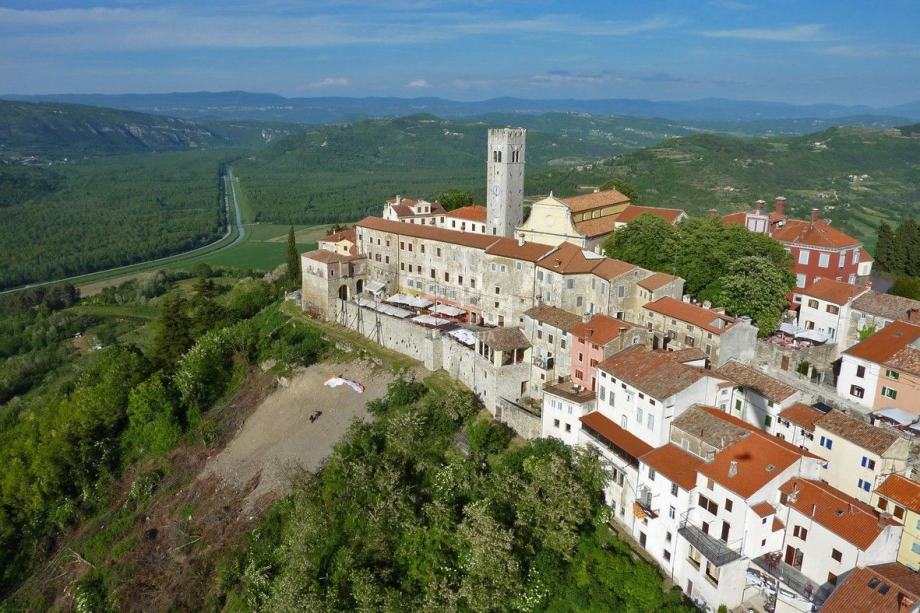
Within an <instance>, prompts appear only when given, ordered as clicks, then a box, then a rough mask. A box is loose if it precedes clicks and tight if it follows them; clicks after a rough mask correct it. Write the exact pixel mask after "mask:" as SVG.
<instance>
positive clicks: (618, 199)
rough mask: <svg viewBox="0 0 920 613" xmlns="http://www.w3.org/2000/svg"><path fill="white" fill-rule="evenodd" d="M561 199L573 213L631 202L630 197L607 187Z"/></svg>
mask: <svg viewBox="0 0 920 613" xmlns="http://www.w3.org/2000/svg"><path fill="white" fill-rule="evenodd" d="M559 200H560V201H561V202H563V203H564V204H565V205H566V206H567V207H569V210H570V211H572V212H573V213H581V212H582V211H590V210H591V209H597V208H603V207H606V206H612V205H615V204H624V203H627V202H629V198H627V197H626V196H624V195H623V194H621V193H620V192H618V191H617V190H615V189H605V190H602V191H598V192H592V193H590V194H581V195H580V196H570V197H568V198H560V199H559Z"/></svg>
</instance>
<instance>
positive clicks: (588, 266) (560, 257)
mask: <svg viewBox="0 0 920 613" xmlns="http://www.w3.org/2000/svg"><path fill="white" fill-rule="evenodd" d="M602 260H603V258H602V257H588V255H586V254H585V252H584V251H582V249H581V248H580V247H576V246H575V245H573V244H572V243H561V244H560V245H559V246H558V247H556V248H555V249H553V250H552V251H550V252H549V253H548V254H546V255H545V256H544V257H543V258H541V259H540V261H539V262H537V265H538V266H540V267H541V268H545V269H547V270H551V271H553V272H557V273H559V274H561V275H567V274H577V273H588V272H591V271H592V270H594V269H595V268H596V267H597V266H598V265H599V264H600V263H601V261H602Z"/></svg>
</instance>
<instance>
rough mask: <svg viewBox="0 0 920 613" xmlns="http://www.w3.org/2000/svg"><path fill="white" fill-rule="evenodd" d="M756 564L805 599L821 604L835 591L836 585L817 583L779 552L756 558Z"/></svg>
mask: <svg viewBox="0 0 920 613" xmlns="http://www.w3.org/2000/svg"><path fill="white" fill-rule="evenodd" d="M753 562H754V564H755V565H756V566H757V567H758V568H760V569H761V570H762V571H764V572H765V573H766V574H768V575H770V576H771V577H773V578H774V579H778V580H779V582H780V585H781V586H786V587H788V588H789V589H791V590H792V591H794V592H795V593H796V594H798V595H799V596H801V597H803V598H804V599H805V600H807V601H809V602H811V603H814V604H816V605H821V604H822V603H824V601H825V600H827V597H828V596H830V595H831V592H832V591H834V586H833V585H831V584H830V583H825V584H824V585H820V586H819V585H817V584H816V583H815V582H814V581H812V580H811V579H809V578H808V577H806V576H805V575H803V574H802V571H800V570H798V569H797V568H795V567H793V566H790V565H789V564H786V563H785V562H783V560H782V557H781V556H780V554H779V553H768V554H764V555H762V556H760V557H759V558H754V560H753Z"/></svg>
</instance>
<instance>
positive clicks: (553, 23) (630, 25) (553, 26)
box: [454, 15, 683, 36]
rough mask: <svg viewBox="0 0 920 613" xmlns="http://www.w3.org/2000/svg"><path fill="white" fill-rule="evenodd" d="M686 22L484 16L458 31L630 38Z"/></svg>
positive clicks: (664, 17)
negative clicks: (631, 35)
mask: <svg viewBox="0 0 920 613" xmlns="http://www.w3.org/2000/svg"><path fill="white" fill-rule="evenodd" d="M681 23H683V20H681V19H677V18H675V17H670V16H667V15H659V16H656V17H650V18H648V19H641V20H629V21H610V20H598V19H591V18H587V17H581V16H577V15H541V16H539V17H534V18H531V19H517V20H514V19H483V18H482V17H481V16H479V17H477V18H475V19H472V20H470V21H466V22H459V23H457V24H456V25H455V26H454V29H456V30H458V31H460V32H464V33H467V34H491V33H510V32H518V33H532V34H569V35H572V36H628V35H630V34H640V33H642V32H651V31H654V30H664V29H668V28H673V27H676V26H678V25H680V24H681Z"/></svg>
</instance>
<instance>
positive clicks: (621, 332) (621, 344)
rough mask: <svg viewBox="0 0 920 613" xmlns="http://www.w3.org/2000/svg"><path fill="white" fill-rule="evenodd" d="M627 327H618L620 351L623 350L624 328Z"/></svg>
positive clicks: (624, 340)
mask: <svg viewBox="0 0 920 613" xmlns="http://www.w3.org/2000/svg"><path fill="white" fill-rule="evenodd" d="M627 329H628V328H627V327H626V326H620V328H619V330H620V351H622V350H623V347H624V346H625V344H626V330H627Z"/></svg>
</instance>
